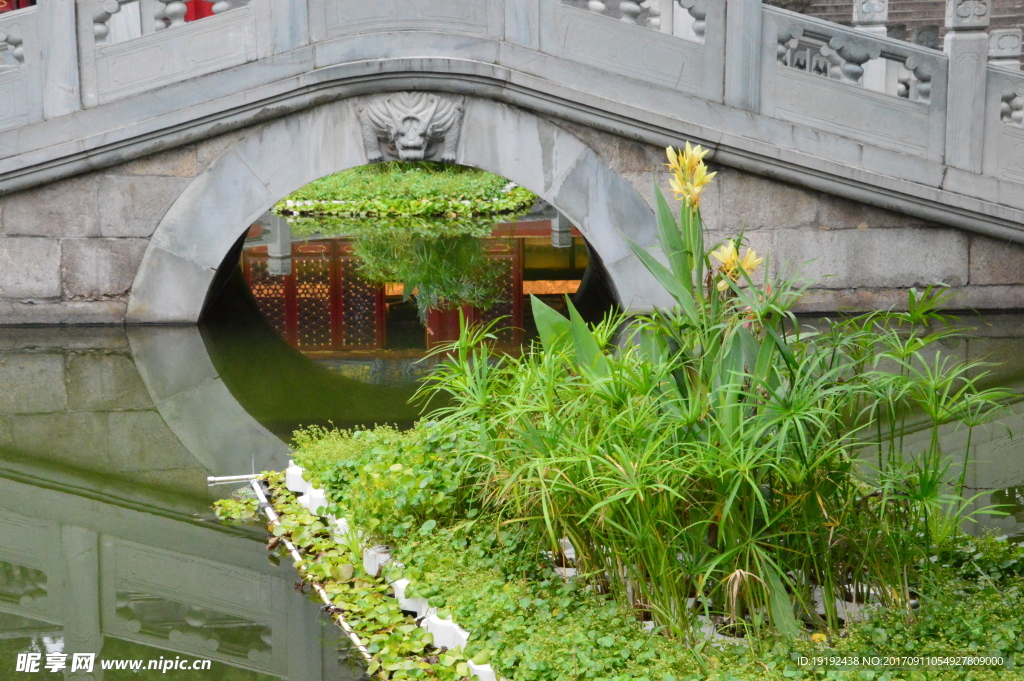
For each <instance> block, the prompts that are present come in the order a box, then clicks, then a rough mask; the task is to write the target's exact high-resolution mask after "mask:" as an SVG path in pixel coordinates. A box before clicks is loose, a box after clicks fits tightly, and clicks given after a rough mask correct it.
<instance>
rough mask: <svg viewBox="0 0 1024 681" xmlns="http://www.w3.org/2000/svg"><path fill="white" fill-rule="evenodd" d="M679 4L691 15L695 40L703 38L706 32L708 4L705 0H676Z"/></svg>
mask: <svg viewBox="0 0 1024 681" xmlns="http://www.w3.org/2000/svg"><path fill="white" fill-rule="evenodd" d="M677 2H679V6H680V7H682V8H683V9H685V10H686V11H687V12H689V13H690V16H691V17H693V32H694V34H695V35H696V36H697V40H701V41H703V40H704V34H705V33H706V32H707V18H708V6H707V0H677Z"/></svg>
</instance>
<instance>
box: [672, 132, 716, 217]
mask: <svg viewBox="0 0 1024 681" xmlns="http://www.w3.org/2000/svg"><path fill="white" fill-rule="evenodd" d="M707 154H708V150H707V149H702V148H701V147H700V145H697V146H696V147H693V146H690V143H689V142H687V143H686V146H685V147H684V148H683V151H682V152H681V153H680V152H679V151H678V150H677V149H673V148H672V147H668V148H666V149H665V155H666V156H667V157H668V163H666V164H665V165H666V166H668V169H669V170H670V171H671V172H672V177H671V178H670V179H669V184H670V185H671V187H672V191H673V192H674V193H675V196H676V200H678V201H686V203H687V205H689V206H690V207H692V208H699V207H700V195H701V192H703V191H704V188H705V187H706V186H707V185H708V184H710V182H711V180H713V179H714V177H715V175H717V173H709V172H708V168H707V166H706V165H704V157H705V156H707Z"/></svg>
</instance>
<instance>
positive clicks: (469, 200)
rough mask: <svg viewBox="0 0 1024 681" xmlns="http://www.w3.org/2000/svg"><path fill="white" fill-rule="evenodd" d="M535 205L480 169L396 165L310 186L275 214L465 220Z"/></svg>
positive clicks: (522, 191) (358, 171)
mask: <svg viewBox="0 0 1024 681" xmlns="http://www.w3.org/2000/svg"><path fill="white" fill-rule="evenodd" d="M536 200H537V197H536V195H534V194H533V193H532V192H530V191H529V190H527V189H525V188H523V187H519V186H517V185H515V184H514V183H510V182H509V181H508V180H506V179H505V178H503V177H499V176H498V175H494V174H492V173H488V172H485V171H482V170H477V169H475V168H467V167H464V166H452V165H441V164H437V163H431V162H422V163H400V162H397V161H396V162H391V163H381V164H376V165H369V166H360V167H358V168H353V169H351V170H346V171H344V172H341V173H337V174H335V175H329V176H327V177H325V178H322V179H320V180H317V181H315V182H311V183H310V184H308V185H306V186H305V187H303V188H302V189H300V190H298V191H297V192H295V193H294V194H291V195H290V196H288V197H287V198H286V199H284V200H283V201H281V202H279V203H278V204H277V205H276V206H275V207H274V210H275V211H276V212H278V213H283V214H291V215H298V216H311V215H316V216H344V217H363V218H365V217H394V216H400V217H434V218H447V219H460V218H462V219H464V218H468V217H472V216H481V215H495V214H502V213H506V214H514V213H521V212H523V211H526V210H527V209H529V208H530V206H531V205H533V203H534V202H535V201H536Z"/></svg>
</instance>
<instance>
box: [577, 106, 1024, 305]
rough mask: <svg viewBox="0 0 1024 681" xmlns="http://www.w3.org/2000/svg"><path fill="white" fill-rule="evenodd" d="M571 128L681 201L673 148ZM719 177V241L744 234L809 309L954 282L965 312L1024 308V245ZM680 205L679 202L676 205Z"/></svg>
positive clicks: (639, 181) (880, 299) (711, 193)
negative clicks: (668, 156) (669, 168)
mask: <svg viewBox="0 0 1024 681" xmlns="http://www.w3.org/2000/svg"><path fill="white" fill-rule="evenodd" d="M570 129H571V130H572V131H573V132H574V133H575V134H577V135H579V136H580V137H581V138H583V139H584V140H585V141H587V143H588V144H590V145H591V146H592V147H593V148H594V149H595V150H596V151H597V152H598V153H599V154H600V155H601V156H602V157H604V158H605V160H607V161H608V162H609V163H610V164H611V165H612V167H613V168H616V169H617V170H618V171H619V172H621V173H622V174H623V175H624V176H625V177H626V178H627V179H628V180H629V181H630V182H631V183H632V184H633V185H634V186H635V187H636V189H637V190H638V191H639V192H640V193H641V194H642V195H643V196H644V197H645V198H646V199H647V200H648V201H649V202H651V203H652V204H653V193H652V192H653V185H652V181H651V180H652V173H656V174H657V178H658V184H659V186H660V187H661V189H662V191H663V192H664V193H665V196H666V197H669V198H671V196H672V194H671V190H670V189H669V184H668V178H669V175H668V173H667V172H666V169H665V167H664V165H663V164H664V162H665V152H664V150H663V149H658V148H654V147H650V146H647V145H643V144H639V143H636V142H632V141H629V140H625V139H622V138H619V137H615V136H612V135H607V134H604V133H600V132H596V131H594V130H591V129H586V128H582V127H578V126H571V127H570ZM711 169H712V170H715V171H718V176H717V177H716V178H715V182H714V183H713V184H712V185H711V186H710V187H709V188H708V189H707V190H706V191H705V194H704V198H703V202H702V206H701V212H702V215H703V217H704V221H705V223H706V225H707V227H708V230H709V231H710V236H711V239H712V240H716V241H717V240H722V239H725V238H727V237H729V236H733V235H736V234H738V233H740V232H743V233H744V235H745V237H746V238H747V241H748V243H749V246H750V247H752V248H754V249H755V250H756V251H757V252H758V254H764V253H768V254H770V262H771V270H772V274H794V273H797V272H800V273H802V275H803V276H805V277H807V278H808V279H810V280H812V282H813V283H812V284H811V287H810V289H809V290H808V292H807V294H806V295H805V296H804V298H803V303H802V305H801V309H802V310H803V311H806V312H831V311H835V310H841V309H848V308H890V307H897V308H905V307H906V304H907V289H908V288H910V287H918V288H919V289H920V288H923V287H925V286H927V285H929V284H939V283H941V284H946V285H948V286H949V287H951V288H952V289H953V291H954V297H953V303H954V304H955V305H956V307H958V308H962V309H978V310H1008V309H1024V245H1021V244H1014V243H1006V242H1002V241H998V240H995V239H991V238H988V237H985V236H982V235H978V234H972V233H970V232H965V231H962V230H958V229H954V228H951V227H944V226H939V225H935V224H929V223H928V222H926V221H924V220H920V219H917V218H912V217H909V216H906V215H903V214H900V213H896V212H891V211H886V210H882V209H880V208H875V207H873V206H868V205H865V204H860V203H857V202H855V201H849V200H847V199H843V198H839V197H836V196H832V195H829V194H825V193H822V192H816V191H812V190H809V189H803V188H801V187H796V186H794V185H790V184H786V183H783V182H780V181H777V180H771V179H768V178H764V177H761V176H757V175H752V174H750V173H745V172H743V171H739V170H735V169H732V168H725V167H720V166H716V165H715V164H714V163H712V164H711ZM672 203H673V204H675V201H674V200H673V201H672Z"/></svg>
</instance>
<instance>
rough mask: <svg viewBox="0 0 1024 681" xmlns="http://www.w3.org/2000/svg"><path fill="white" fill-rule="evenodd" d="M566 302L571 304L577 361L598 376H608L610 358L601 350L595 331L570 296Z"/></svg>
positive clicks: (570, 314)
mask: <svg viewBox="0 0 1024 681" xmlns="http://www.w3.org/2000/svg"><path fill="white" fill-rule="evenodd" d="M565 302H566V304H567V305H568V306H569V320H570V324H571V326H572V342H573V345H574V346H575V348H576V361H577V362H578V363H579V365H580V367H585V368H586V369H588V370H590V371H593V372H594V374H596V375H597V376H601V377H604V376H607V375H608V374H609V373H610V371H611V369H610V368H609V366H608V358H607V357H605V356H604V353H603V352H601V347H600V346H599V345H598V344H597V339H596V338H594V334H593V332H592V331H591V330H590V327H588V326H587V323H586V322H585V321H583V317H581V316H580V313H579V312H578V311H577V310H576V306H575V305H573V304H572V301H571V300H569V297H568V296H566V298H565Z"/></svg>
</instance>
